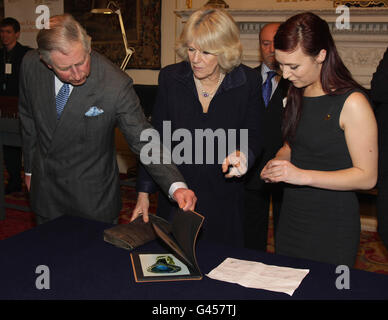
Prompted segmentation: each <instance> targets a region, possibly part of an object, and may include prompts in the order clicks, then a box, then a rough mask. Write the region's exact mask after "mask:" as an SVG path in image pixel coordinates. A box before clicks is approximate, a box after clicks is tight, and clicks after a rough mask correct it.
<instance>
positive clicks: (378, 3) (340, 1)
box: [333, 0, 388, 8]
mask: <svg viewBox="0 0 388 320" xmlns="http://www.w3.org/2000/svg"><path fill="white" fill-rule="evenodd" d="M333 4H334V7H337V6H340V5H345V6H348V7H358V8H371V7H388V0H367V1H360V0H355V1H352V0H334V1H333Z"/></svg>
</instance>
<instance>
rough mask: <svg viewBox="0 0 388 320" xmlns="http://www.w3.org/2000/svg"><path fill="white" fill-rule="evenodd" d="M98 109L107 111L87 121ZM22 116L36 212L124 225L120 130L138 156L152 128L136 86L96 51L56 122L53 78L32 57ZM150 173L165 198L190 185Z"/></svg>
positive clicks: (169, 174)
mask: <svg viewBox="0 0 388 320" xmlns="http://www.w3.org/2000/svg"><path fill="white" fill-rule="evenodd" d="M92 106H96V107H98V108H100V109H102V110H103V111H104V112H103V113H102V114H100V115H98V116H93V117H87V116H85V113H86V112H87V111H88V110H89V109H90V108H91V107H92ZM19 114H20V119H21V124H22V126H21V127H22V139H23V153H24V169H25V172H31V173H32V179H31V190H30V191H31V193H30V201H31V206H32V209H33V211H34V212H35V213H37V214H38V215H40V216H43V217H48V218H55V217H57V216H60V215H63V214H70V215H77V216H82V217H86V218H91V219H96V220H100V221H107V222H111V221H112V220H113V219H115V218H117V216H118V214H119V211H120V209H121V198H120V189H119V172H118V166H117V161H116V152H115V144H114V132H115V127H116V126H118V127H119V128H120V130H121V131H122V132H123V134H124V136H125V138H126V140H127V142H128V144H129V146H130V148H131V149H132V150H133V151H134V152H135V153H136V154H139V152H140V150H141V148H142V147H143V146H144V144H145V142H141V141H140V139H139V138H140V133H141V132H142V130H143V129H146V128H149V127H150V125H149V124H148V122H147V121H146V119H145V117H144V114H143V112H142V109H141V106H140V102H139V99H138V97H137V96H136V93H135V91H134V89H133V86H132V79H131V78H130V77H128V76H127V75H126V74H125V73H124V72H122V71H121V70H120V69H119V68H118V67H116V66H115V65H113V64H112V63H111V62H110V61H109V60H107V59H106V58H104V57H103V56H102V55H100V54H98V53H96V52H93V51H92V53H91V72H90V75H89V78H88V79H87V81H86V83H85V84H83V85H82V86H78V87H74V89H73V91H72V93H71V95H70V97H69V100H68V102H67V105H66V107H65V109H64V111H63V113H62V116H61V118H60V120H56V109H55V92H54V73H53V71H52V70H51V69H49V68H47V66H46V65H45V64H44V63H43V62H41V61H40V59H39V54H38V52H37V51H36V50H33V51H31V52H29V53H28V54H27V55H26V56H25V57H24V59H23V63H22V67H21V74H20V97H19ZM161 163H163V162H162V161H161ZM147 169H148V170H149V172H150V174H151V175H152V176H153V178H154V179H155V181H156V182H157V183H158V184H159V185H160V186H161V187H162V190H163V191H164V192H166V193H167V192H168V189H169V187H170V186H171V184H172V183H173V182H176V181H184V179H183V177H182V176H181V174H180V173H179V171H178V170H177V168H176V167H175V166H173V165H156V164H155V165H149V166H147Z"/></svg>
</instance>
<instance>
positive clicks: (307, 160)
mask: <svg viewBox="0 0 388 320" xmlns="http://www.w3.org/2000/svg"><path fill="white" fill-rule="evenodd" d="M275 55H276V59H277V61H278V62H279V65H280V68H281V69H282V71H283V77H284V78H286V79H288V80H290V81H291V83H292V85H291V86H290V89H289V92H288V96H287V104H286V107H285V113H284V119H283V128H282V130H283V136H284V146H283V147H282V148H281V149H280V150H279V152H278V153H277V155H276V157H275V158H274V159H272V160H270V161H269V162H268V163H267V164H266V166H265V167H264V169H263V170H262V172H261V177H262V179H264V180H265V181H266V182H269V183H276V182H281V181H282V182H286V183H287V184H288V186H287V188H286V190H285V192H284V198H283V204H282V210H281V214H280V220H279V225H278V230H277V236H276V243H275V249H276V252H277V253H278V254H284V255H289V256H295V257H300V258H305V259H311V260H316V261H323V262H328V263H333V264H346V265H349V266H352V265H354V262H355V259H356V255H357V250H358V245H359V236H360V216H359V208H358V200H357V197H356V194H355V192H354V190H358V189H365V190H366V189H371V188H373V187H374V185H375V183H376V179H377V154H378V150H377V125H376V120H375V117H374V114H373V111H372V108H371V106H370V104H369V102H368V99H367V98H366V96H365V95H364V93H363V88H362V87H361V86H360V85H358V84H357V83H356V82H355V81H354V80H353V78H352V76H351V74H350V72H349V71H348V69H347V68H346V67H345V65H344V64H343V62H342V60H341V58H340V57H339V55H338V52H337V49H336V47H335V44H334V41H333V38H332V36H331V34H330V30H329V26H328V24H327V22H326V21H324V20H322V19H321V18H319V17H318V16H317V15H315V14H312V13H308V12H307V13H302V14H298V15H296V16H293V17H291V18H289V19H288V20H287V21H286V22H284V23H283V24H282V25H281V26H280V27H279V29H278V32H277V34H276V36H275Z"/></svg>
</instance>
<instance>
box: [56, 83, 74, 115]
mask: <svg viewBox="0 0 388 320" xmlns="http://www.w3.org/2000/svg"><path fill="white" fill-rule="evenodd" d="M69 93H70V87H69V84H67V83H64V84H63V86H62V88H61V89H60V90H59V92H58V94H57V96H56V97H55V102H56V104H57V119H59V118H60V117H61V114H62V111H63V109H64V108H65V105H66V102H67V99H69Z"/></svg>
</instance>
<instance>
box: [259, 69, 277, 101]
mask: <svg viewBox="0 0 388 320" xmlns="http://www.w3.org/2000/svg"><path fill="white" fill-rule="evenodd" d="M274 76H276V72H275V71H268V72H267V80H265V82H264V83H263V87H262V90H263V99H264V103H265V106H266V107H267V106H268V103H269V100H270V98H271V93H272V78H273V77H274Z"/></svg>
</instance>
